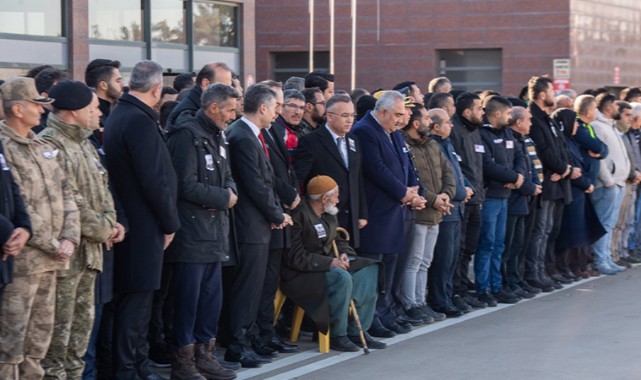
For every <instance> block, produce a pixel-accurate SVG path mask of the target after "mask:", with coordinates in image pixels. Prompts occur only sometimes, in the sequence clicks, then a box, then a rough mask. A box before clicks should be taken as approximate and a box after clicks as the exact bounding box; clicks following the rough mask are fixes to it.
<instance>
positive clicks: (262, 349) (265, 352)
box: [252, 343, 278, 357]
mask: <svg viewBox="0 0 641 380" xmlns="http://www.w3.org/2000/svg"><path fill="white" fill-rule="evenodd" d="M252 348H253V349H254V352H255V353H257V354H258V355H260V356H266V357H275V356H278V350H276V349H274V348H271V347H269V346H268V345H266V344H264V343H259V344H254V345H252Z"/></svg>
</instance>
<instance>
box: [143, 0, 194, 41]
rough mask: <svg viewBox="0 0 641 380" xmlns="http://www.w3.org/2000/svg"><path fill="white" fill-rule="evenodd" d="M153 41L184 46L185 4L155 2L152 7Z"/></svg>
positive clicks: (179, 0) (171, 0)
mask: <svg viewBox="0 0 641 380" xmlns="http://www.w3.org/2000/svg"><path fill="white" fill-rule="evenodd" d="M151 40H152V41H154V42H171V43H177V44H184V43H185V42H186V41H185V2H184V1H183V0H154V1H153V2H152V6H151Z"/></svg>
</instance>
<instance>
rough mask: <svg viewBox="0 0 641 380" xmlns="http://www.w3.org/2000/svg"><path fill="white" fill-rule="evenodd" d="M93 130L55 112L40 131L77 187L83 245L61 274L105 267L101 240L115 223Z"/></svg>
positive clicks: (109, 194) (108, 234)
mask: <svg viewBox="0 0 641 380" xmlns="http://www.w3.org/2000/svg"><path fill="white" fill-rule="evenodd" d="M91 135H92V132H91V131H90V130H88V129H84V128H82V127H80V126H78V125H71V124H67V123H65V122H63V121H62V120H60V119H59V118H58V117H57V116H56V115H54V114H53V113H50V114H49V118H48V119H47V128H45V129H44V130H43V131H42V132H40V134H39V135H38V136H39V137H40V138H41V139H43V140H44V141H47V142H48V143H50V144H51V145H53V146H54V147H56V148H58V151H59V153H58V162H59V163H60V166H61V167H62V169H63V170H64V171H65V173H66V175H67V180H68V181H69V183H71V186H72V187H73V189H74V196H75V200H76V204H77V205H78V210H79V211H80V233H81V235H82V237H81V239H80V247H79V250H77V252H76V254H75V255H74V256H73V257H72V258H71V260H70V264H69V270H68V271H66V272H61V273H59V275H62V276H64V275H72V274H77V273H78V272H80V271H81V270H82V269H84V268H90V269H95V270H102V243H104V242H105V241H107V239H109V237H110V236H111V232H112V230H113V228H114V227H115V225H116V211H115V208H114V202H113V198H112V197H111V193H110V192H109V188H108V187H107V171H106V170H105V168H104V167H103V166H102V164H101V163H100V158H99V157H98V153H97V152H96V149H94V147H93V145H91V142H90V141H89V137H90V136H91Z"/></svg>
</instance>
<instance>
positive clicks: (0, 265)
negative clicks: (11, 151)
mask: <svg viewBox="0 0 641 380" xmlns="http://www.w3.org/2000/svg"><path fill="white" fill-rule="evenodd" d="M18 227H22V228H24V229H26V230H27V231H29V234H31V220H30V219H29V214H27V210H26V209H25V206H24V201H23V200H22V196H21V195H20V188H19V187H18V185H17V184H16V182H15V181H14V180H13V176H12V175H11V169H10V168H9V166H8V165H7V161H6V160H5V158H4V148H3V146H2V143H0V247H2V246H3V245H4V244H5V243H6V242H7V240H9V237H10V236H11V234H12V233H13V230H14V229H16V228H18ZM12 279H13V256H9V257H8V258H7V261H3V260H0V284H9V283H11V281H12Z"/></svg>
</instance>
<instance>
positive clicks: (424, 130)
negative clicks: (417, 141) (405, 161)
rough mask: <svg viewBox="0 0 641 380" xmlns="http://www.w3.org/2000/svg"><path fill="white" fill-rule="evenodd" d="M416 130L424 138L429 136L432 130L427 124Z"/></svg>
mask: <svg viewBox="0 0 641 380" xmlns="http://www.w3.org/2000/svg"><path fill="white" fill-rule="evenodd" d="M416 132H418V135H419V136H421V138H422V139H424V138H426V137H428V136H429V135H430V130H429V128H427V127H425V126H423V125H422V126H421V127H420V128H419V129H418V130H417V131H416Z"/></svg>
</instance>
